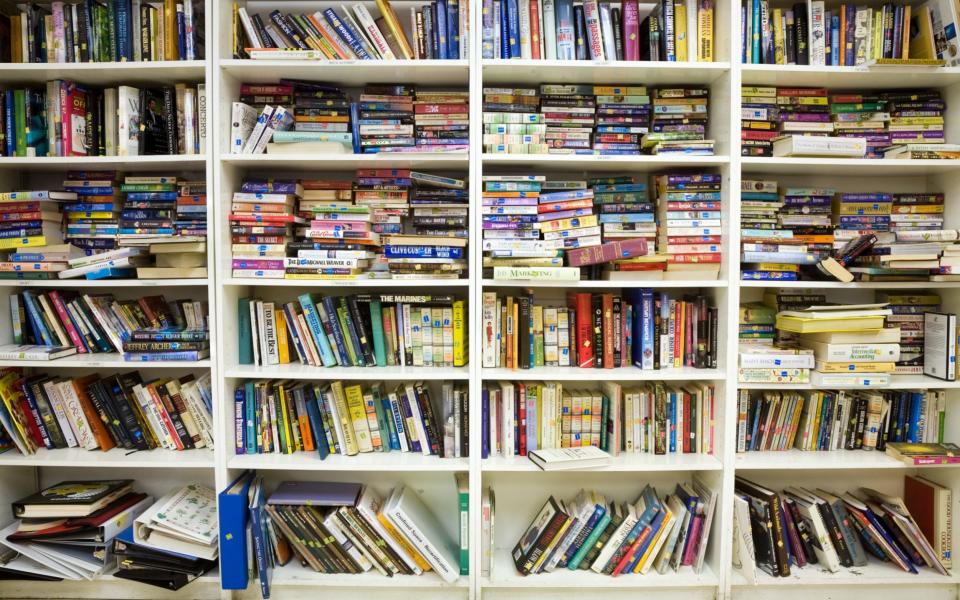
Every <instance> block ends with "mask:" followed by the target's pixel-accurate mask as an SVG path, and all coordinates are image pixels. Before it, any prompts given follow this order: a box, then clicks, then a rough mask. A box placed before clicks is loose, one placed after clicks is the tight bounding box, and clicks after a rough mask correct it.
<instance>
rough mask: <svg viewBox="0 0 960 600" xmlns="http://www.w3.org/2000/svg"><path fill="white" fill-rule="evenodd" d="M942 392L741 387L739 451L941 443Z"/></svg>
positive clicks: (867, 448) (850, 448) (824, 449)
mask: <svg viewBox="0 0 960 600" xmlns="http://www.w3.org/2000/svg"><path fill="white" fill-rule="evenodd" d="M945 397H946V392H943V391H934V390H891V391H875V390H869V391H849V390H847V391H845V390H817V391H811V392H801V391H774V390H769V391H764V392H760V393H756V392H751V391H750V390H741V391H740V404H739V411H738V412H739V416H738V419H737V452H763V451H782V450H790V449H794V448H795V449H797V450H808V451H834V450H880V451H883V450H884V449H885V448H889V446H890V444H897V443H902V442H915V443H916V442H919V443H924V442H927V443H942V442H943V438H944V429H945V428H944V425H943V424H944V422H945V421H944V419H946V404H945ZM822 415H832V418H823V416H822Z"/></svg>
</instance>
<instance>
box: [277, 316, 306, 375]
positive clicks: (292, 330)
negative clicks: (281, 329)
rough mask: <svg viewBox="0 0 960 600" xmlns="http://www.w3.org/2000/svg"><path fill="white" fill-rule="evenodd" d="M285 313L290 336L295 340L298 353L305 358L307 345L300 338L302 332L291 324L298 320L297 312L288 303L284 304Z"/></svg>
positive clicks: (294, 343) (304, 361)
mask: <svg viewBox="0 0 960 600" xmlns="http://www.w3.org/2000/svg"><path fill="white" fill-rule="evenodd" d="M283 314H284V316H286V320H287V333H289V334H290V338H291V339H292V340H293V345H294V347H295V348H296V350H297V354H298V355H299V356H301V357H303V358H304V359H305V358H306V356H307V349H306V346H304V342H303V340H302V339H300V332H299V331H298V330H297V328H296V327H294V326H292V325H291V324H292V323H296V322H297V313H296V311H295V310H294V309H293V307H292V306H291V305H290V304H289V303H288V304H284V305H283ZM302 362H303V363H304V364H307V361H306V360H303V361H302Z"/></svg>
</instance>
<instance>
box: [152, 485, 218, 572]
mask: <svg viewBox="0 0 960 600" xmlns="http://www.w3.org/2000/svg"><path fill="white" fill-rule="evenodd" d="M188 487H194V488H203V487H204V486H200V485H193V486H188ZM180 491H181V490H174V491H172V492H170V493H169V494H167V495H166V496H164V497H163V498H161V499H160V500H159V501H158V502H157V503H156V504H154V505H153V506H151V507H150V508H149V509H147V511H146V512H144V513H143V514H141V515H140V516H139V517H137V520H136V521H135V522H134V526H133V539H134V541H135V542H136V543H138V544H142V545H144V546H147V547H150V548H155V549H158V550H165V551H168V552H178V553H180V554H186V555H188V556H196V557H199V558H205V559H207V560H215V559H216V558H217V555H218V544H217V543H216V537H217V518H216V493H215V492H214V491H213V490H211V489H209V488H205V491H203V492H200V491H197V492H196V494H194V495H192V496H189V497H184V496H181V495H180ZM191 498H193V499H195V500H196V502H195V503H193V504H189V503H187V502H185V501H186V500H189V499H191ZM172 501H173V502H175V504H173V505H171V506H170V507H169V509H167V508H166V507H167V505H168V504H169V503H170V502H172ZM163 510H170V511H171V512H173V511H174V510H175V512H176V517H175V518H176V520H177V522H178V527H181V526H182V527H195V528H197V529H198V531H201V532H206V531H209V530H210V528H212V530H213V534H214V542H213V543H212V544H205V543H202V542H199V541H191V540H190V538H193V537H195V536H194V535H186V534H183V533H182V532H181V531H180V529H176V528H173V527H170V526H167V527H158V524H159V523H158V522H157V520H156V518H157V515H158V513H159V512H161V511H163ZM172 518H173V517H171V519H172ZM163 522H164V524H169V523H171V520H164V521H163ZM203 524H206V525H208V527H207V528H206V529H205V528H203Z"/></svg>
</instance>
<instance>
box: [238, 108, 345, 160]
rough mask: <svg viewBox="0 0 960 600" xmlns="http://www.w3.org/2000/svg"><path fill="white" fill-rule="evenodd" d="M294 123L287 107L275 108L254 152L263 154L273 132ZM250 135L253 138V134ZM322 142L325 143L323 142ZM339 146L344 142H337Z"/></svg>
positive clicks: (284, 128)
mask: <svg viewBox="0 0 960 600" xmlns="http://www.w3.org/2000/svg"><path fill="white" fill-rule="evenodd" d="M257 125H259V120H258V121H257ZM292 125H293V115H292V114H291V113H290V112H289V111H288V110H287V109H286V108H284V107H282V106H278V107H277V108H276V109H274V111H273V114H272V115H270V120H269V122H268V123H267V126H266V127H265V128H264V129H263V133H262V134H261V135H260V139H259V140H257V145H256V146H255V147H254V148H253V154H263V153H264V151H265V150H266V149H267V143H269V142H270V140H272V139H273V132H274V131H285V130H287V129H289V128H290V127H291V126H292ZM254 130H256V127H254ZM250 137H251V138H252V137H253V135H252V134H251V136H250ZM301 143H304V142H301ZM306 143H309V142H306ZM320 143H321V144H323V142H320ZM337 146H340V147H342V144H337ZM324 149H326V144H324ZM244 150H246V147H244ZM244 153H246V152H244Z"/></svg>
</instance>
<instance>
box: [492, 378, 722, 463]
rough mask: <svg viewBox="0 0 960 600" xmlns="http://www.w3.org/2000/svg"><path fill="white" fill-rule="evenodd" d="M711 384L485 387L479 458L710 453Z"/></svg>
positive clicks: (501, 384) (506, 383)
mask: <svg viewBox="0 0 960 600" xmlns="http://www.w3.org/2000/svg"><path fill="white" fill-rule="evenodd" d="M714 401H715V390H714V387H713V385H711V384H705V383H704V384H690V385H687V386H670V385H665V384H663V383H659V382H658V383H655V384H650V385H644V386H640V387H637V388H627V389H624V388H623V387H622V386H621V385H620V384H618V383H613V382H604V384H603V386H602V388H601V389H599V390H597V389H585V388H580V387H579V386H576V385H573V386H567V385H564V384H562V383H560V382H543V383H537V382H511V381H500V382H496V383H490V384H488V385H486V386H485V387H484V389H483V397H482V401H481V412H482V417H483V425H482V429H481V431H482V435H483V441H482V445H481V448H482V450H483V457H484V458H487V457H488V456H495V455H501V456H527V455H528V454H529V453H533V452H535V451H537V450H541V449H550V448H582V447H586V446H593V447H595V448H599V449H601V450H603V451H605V452H607V453H609V454H610V455H612V456H618V455H620V454H621V453H624V454H632V453H638V454H711V453H712V452H713V444H714V432H713V421H714V414H715V413H714V408H715V407H714Z"/></svg>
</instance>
